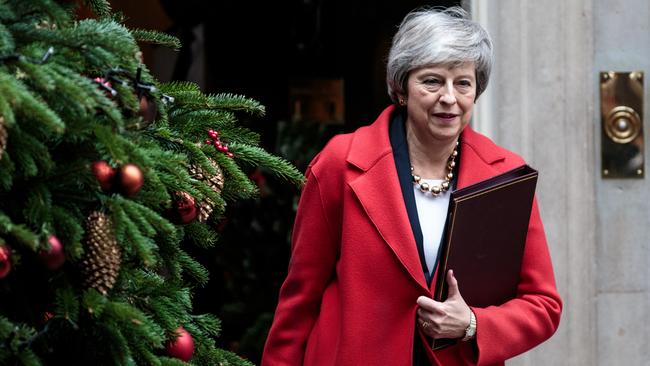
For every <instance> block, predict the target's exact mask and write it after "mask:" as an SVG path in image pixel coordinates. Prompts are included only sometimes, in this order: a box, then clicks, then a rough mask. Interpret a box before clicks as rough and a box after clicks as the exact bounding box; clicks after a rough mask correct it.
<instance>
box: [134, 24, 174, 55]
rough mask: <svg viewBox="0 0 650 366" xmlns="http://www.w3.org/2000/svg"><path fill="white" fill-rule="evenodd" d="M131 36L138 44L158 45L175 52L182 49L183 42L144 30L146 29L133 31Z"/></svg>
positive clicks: (170, 36)
mask: <svg viewBox="0 0 650 366" xmlns="http://www.w3.org/2000/svg"><path fill="white" fill-rule="evenodd" d="M131 34H132V35H133V38H135V40H136V41H138V42H144V43H152V44H158V45H162V46H167V47H169V48H171V49H173V50H174V51H178V50H180V49H181V41H180V40H179V39H178V38H176V37H174V36H172V35H169V34H166V33H162V32H156V31H150V30H144V29H131Z"/></svg>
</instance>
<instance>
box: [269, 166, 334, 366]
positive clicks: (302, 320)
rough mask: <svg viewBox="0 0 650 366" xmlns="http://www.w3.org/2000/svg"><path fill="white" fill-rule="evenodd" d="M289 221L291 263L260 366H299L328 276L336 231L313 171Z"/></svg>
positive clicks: (331, 270) (330, 271) (311, 169)
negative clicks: (293, 221) (294, 215)
mask: <svg viewBox="0 0 650 366" xmlns="http://www.w3.org/2000/svg"><path fill="white" fill-rule="evenodd" d="M306 175H307V183H306V184H305V186H304V188H303V191H302V194H301V197H300V203H299V205H298V212H297V214H296V221H295V223H294V229H293V236H292V247H291V260H290V262H289V272H288V274H287V278H286V280H285V282H284V284H283V285H282V287H281V289H280V296H279V301H278V306H277V308H276V311H275V316H274V320H273V325H272V326H271V330H270V331H269V335H268V338H267V340H266V344H265V347H264V354H263V357H262V365H263V366H278V365H294V366H295V365H302V363H303V359H304V353H305V347H306V345H307V339H308V337H309V334H310V333H311V330H312V328H313V326H314V323H315V322H316V319H317V317H318V314H319V311H320V304H321V298H322V295H323V292H324V291H325V288H326V287H327V285H328V283H329V282H330V281H331V279H332V277H333V276H334V271H335V266H336V261H337V258H338V255H339V250H338V241H337V239H336V238H337V237H338V236H337V235H336V234H335V233H336V232H338V230H335V229H333V227H332V224H331V223H332V221H333V219H332V216H331V215H328V212H327V210H326V206H327V205H326V202H325V200H324V198H323V196H322V192H321V186H320V184H319V181H318V178H317V177H316V174H314V171H313V168H310V169H309V170H308V171H307V174H306Z"/></svg>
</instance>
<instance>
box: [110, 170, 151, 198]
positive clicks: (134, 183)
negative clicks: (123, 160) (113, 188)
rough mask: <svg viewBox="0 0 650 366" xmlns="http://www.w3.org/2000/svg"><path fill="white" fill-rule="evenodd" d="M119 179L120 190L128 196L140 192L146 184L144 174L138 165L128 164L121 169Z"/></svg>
mask: <svg viewBox="0 0 650 366" xmlns="http://www.w3.org/2000/svg"><path fill="white" fill-rule="evenodd" d="M117 181H118V183H119V187H120V192H122V194H124V195H125V196H127V197H133V196H135V195H136V194H138V192H140V188H142V185H143V184H144V175H143V174H142V170H140V168H139V167H138V166H137V165H135V164H126V165H123V166H122V167H121V168H120V169H119V171H118V177H117Z"/></svg>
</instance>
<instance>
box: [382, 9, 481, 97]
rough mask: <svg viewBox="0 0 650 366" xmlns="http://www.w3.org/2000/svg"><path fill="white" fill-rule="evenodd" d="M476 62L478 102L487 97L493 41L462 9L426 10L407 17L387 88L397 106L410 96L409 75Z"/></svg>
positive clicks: (390, 60) (393, 52)
mask: <svg viewBox="0 0 650 366" xmlns="http://www.w3.org/2000/svg"><path fill="white" fill-rule="evenodd" d="M464 62H474V64H475V67H476V98H478V97H479V95H481V93H483V91H484V90H485V88H486V87H487V84H488V79H489V78H490V70H491V69H492V40H491V39H490V35H489V34H488V33H487V31H485V29H483V27H482V26H481V25H480V24H478V23H476V22H474V21H472V20H471V19H469V14H468V13H467V12H466V11H465V10H463V9H462V8H460V7H457V6H456V7H452V8H448V9H446V10H438V9H434V8H423V9H417V10H413V11H411V12H410V13H408V14H407V15H406V17H404V20H403V21H402V24H400V26H399V29H398V30H397V33H396V34H395V36H394V37H393V44H392V46H391V48H390V53H389V54H388V64H387V67H386V84H387V85H388V95H389V96H390V98H391V100H392V101H393V103H397V102H398V95H399V94H406V82H407V80H408V75H409V72H411V71H412V70H415V69H418V68H420V67H423V66H430V65H448V66H456V65H460V64H462V63H464Z"/></svg>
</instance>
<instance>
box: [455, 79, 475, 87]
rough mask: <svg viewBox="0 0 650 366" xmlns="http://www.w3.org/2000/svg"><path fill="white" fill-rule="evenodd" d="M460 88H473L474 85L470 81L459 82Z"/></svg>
mask: <svg viewBox="0 0 650 366" xmlns="http://www.w3.org/2000/svg"><path fill="white" fill-rule="evenodd" d="M458 85H460V86H472V83H471V82H470V81H469V80H461V81H459V82H458Z"/></svg>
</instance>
